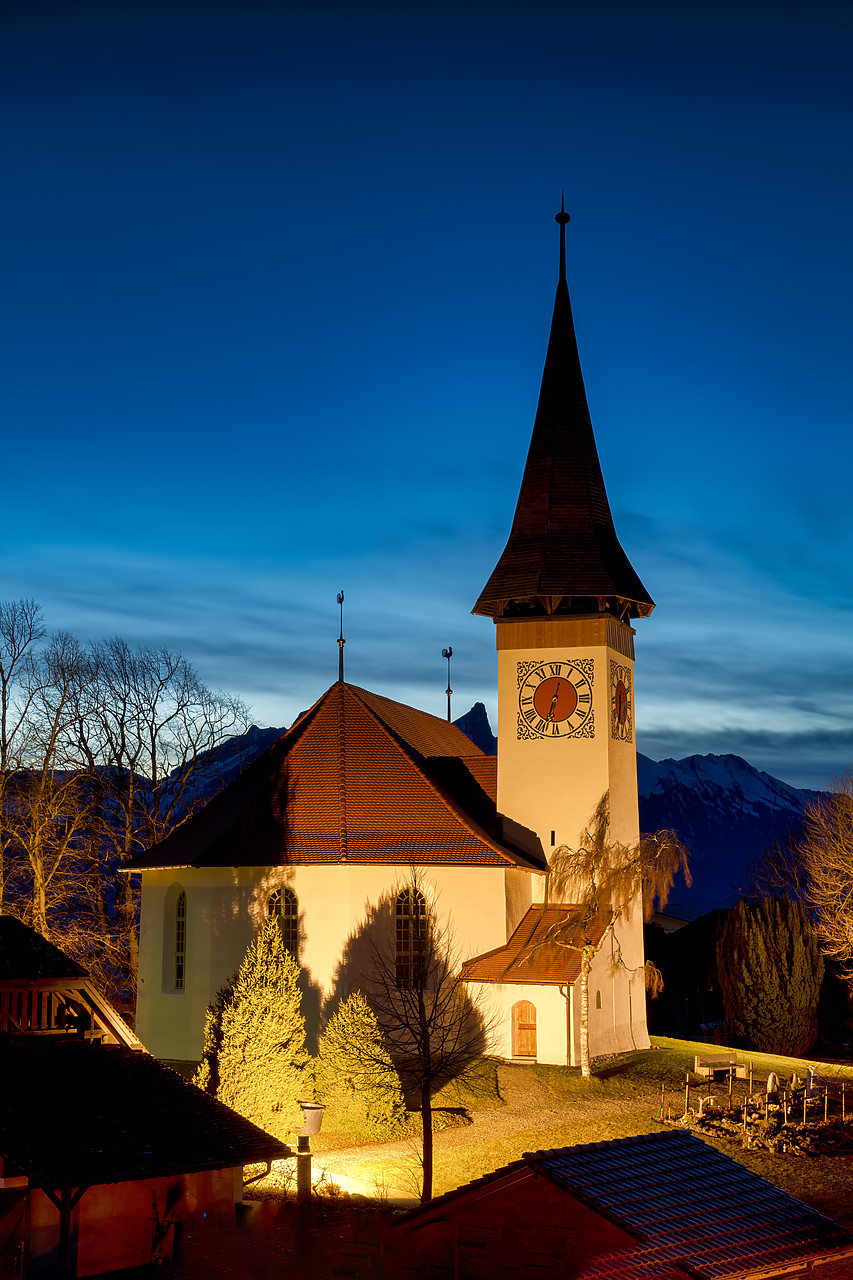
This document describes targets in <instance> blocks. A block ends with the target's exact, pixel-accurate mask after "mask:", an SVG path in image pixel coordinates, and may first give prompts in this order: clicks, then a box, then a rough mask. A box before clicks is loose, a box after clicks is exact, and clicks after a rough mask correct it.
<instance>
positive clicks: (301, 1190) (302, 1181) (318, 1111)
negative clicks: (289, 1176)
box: [296, 1102, 326, 1204]
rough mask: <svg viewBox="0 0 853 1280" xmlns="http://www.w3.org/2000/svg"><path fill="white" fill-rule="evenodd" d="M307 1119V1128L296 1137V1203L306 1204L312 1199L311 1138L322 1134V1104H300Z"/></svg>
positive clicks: (323, 1108)
mask: <svg viewBox="0 0 853 1280" xmlns="http://www.w3.org/2000/svg"><path fill="white" fill-rule="evenodd" d="M299 1105H300V1107H301V1108H302V1114H303V1116H304V1117H305V1128H304V1129H303V1130H302V1132H301V1133H298V1134H297V1135H296V1203H297V1204H305V1203H306V1202H307V1201H308V1200H310V1199H311V1138H312V1137H313V1136H314V1135H315V1134H317V1133H319V1132H320V1125H321V1124H322V1123H323V1112H324V1111H325V1110H326V1108H325V1107H324V1106H323V1105H322V1103H320V1102H300V1104H299Z"/></svg>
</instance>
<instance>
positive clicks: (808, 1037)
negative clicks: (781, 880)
mask: <svg viewBox="0 0 853 1280" xmlns="http://www.w3.org/2000/svg"><path fill="white" fill-rule="evenodd" d="M823 968H824V966H823V957H822V955H821V953H820V947H819V945H818V941H817V938H816V937H815V935H814V933H813V932H812V931H811V929H810V927H809V922H808V917H807V916H806V913H805V911H804V910H803V908H802V906H801V905H800V904H799V903H798V902H792V901H791V900H790V899H787V898H765V899H763V900H761V901H759V902H754V903H750V902H745V901H740V902H737V903H735V905H734V906H733V907H732V909H731V911H729V913H728V916H727V917H726V921H725V924H724V925H723V928H722V931H721V933H720V937H719V939H718V941H717V970H718V974H719V979H720V987H721V989H722V993H723V1001H724V1004H725V1009H726V1018H727V1020H728V1023H729V1026H730V1028H731V1030H732V1032H733V1033H734V1035H735V1037H736V1038H737V1039H739V1040H741V1041H743V1042H744V1043H745V1044H746V1045H747V1046H748V1047H749V1048H751V1049H755V1050H757V1051H758V1052H761V1053H782V1054H790V1055H791V1056H793V1057H798V1056H801V1055H802V1054H805V1053H808V1051H809V1049H810V1048H811V1047H812V1045H813V1044H814V1042H815V1040H816V1039H817V1003H818V997H819V995H820V988H821V983H822V982H823Z"/></svg>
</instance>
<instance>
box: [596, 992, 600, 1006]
mask: <svg viewBox="0 0 853 1280" xmlns="http://www.w3.org/2000/svg"><path fill="white" fill-rule="evenodd" d="M595 1007H596V1009H600V1008H601V992H600V991H596V993H595Z"/></svg>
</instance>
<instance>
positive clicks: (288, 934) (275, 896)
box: [267, 888, 299, 960]
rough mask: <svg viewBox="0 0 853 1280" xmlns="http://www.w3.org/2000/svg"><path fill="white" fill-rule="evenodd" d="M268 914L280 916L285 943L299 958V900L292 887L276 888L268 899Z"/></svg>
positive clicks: (295, 957) (293, 954) (292, 953)
mask: <svg viewBox="0 0 853 1280" xmlns="http://www.w3.org/2000/svg"><path fill="white" fill-rule="evenodd" d="M267 915H268V916H278V918H279V920H280V922H281V934H282V937H283V938H284V945H285V947H286V948H287V950H288V951H289V952H290V954H291V955H292V956H293V958H294V960H298V959H299V902H298V901H297V898H296V894H295V893H294V892H293V890H292V889H287V888H285V889H276V890H275V891H274V892H273V893H271V894H270V896H269V898H268V899H267Z"/></svg>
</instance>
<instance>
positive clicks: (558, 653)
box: [473, 209, 654, 1052]
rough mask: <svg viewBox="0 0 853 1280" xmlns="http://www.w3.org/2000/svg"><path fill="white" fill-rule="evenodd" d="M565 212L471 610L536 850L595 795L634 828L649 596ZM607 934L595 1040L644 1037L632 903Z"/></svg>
mask: <svg viewBox="0 0 853 1280" xmlns="http://www.w3.org/2000/svg"><path fill="white" fill-rule="evenodd" d="M568 221H569V216H568V214H567V213H566V212H565V210H564V209H561V211H560V213H558V214H557V222H558V223H559V225H560V268H559V280H558V283H557V295H556V300H555V302H554V314H553V319H552V321H551V335H550V339H549V342H548V351H547V355H546V357H545V370H544V373H543V376H542V386H541V390H540V393H539V404H538V408H537V411H536V418H535V421H534V425H533V434H532V438H531V441H530V449H529V452H528V455H527V463H526V466H525V469H524V476H523V479H522V482H521V490H520V493H519V496H518V503H517V506H516V510H515V518H514V520H513V523H512V528H511V530H510V534H509V539H508V541H507V544H506V547H505V548H504V551H503V553H502V555H501V557H500V559H499V560H498V563H497V565H496V567H495V569H494V572H493V573H492V575H491V577H490V578H489V581H488V583H487V584H486V586H485V588H484V589H483V591H482V593H481V595H480V598H479V600H478V601H477V603H476V605H475V606H474V609H473V612H474V613H477V614H483V615H484V616H486V617H490V618H492V619H493V620H494V622H495V628H496V633H497V634H496V641H497V649H498V784H497V785H498V791H497V801H498V809H499V810H500V811H501V812H502V813H505V814H507V815H508V816H510V817H512V818H513V819H514V820H515V821H517V822H519V823H521V824H522V825H523V826H525V827H529V828H531V829H532V830H533V831H535V832H537V833H538V835H539V837H540V839H541V841H542V847H543V849H544V850H545V852H546V854H549V855H550V853H552V852H553V850H554V849H555V848H557V847H559V846H560V845H569V846H570V847H572V848H574V847H577V844H578V840H579V837H580V836H581V834H582V832H583V831H584V829H585V828H586V827H588V826H589V824H590V822H591V819H592V817H593V815H594V813H595V811H596V808H597V806H598V804H599V801H600V800H601V799H602V797H603V795H604V794H605V793H608V794H609V798H610V838H611V840H612V841H613V842H619V843H624V844H627V845H633V844H635V843H636V841H637V839H638V835H639V819H638V810H637V756H636V741H635V732H634V677H633V668H634V629H633V627H632V626H631V622H632V620H633V619H635V618H642V617H646V616H648V615H649V614H650V613H651V611H652V609H653V608H654V602H653V601H652V599H651V598H650V596H649V594H648V592H647V591H646V589H645V587H644V586H643V584H642V583H641V582H640V579H639V578H638V576H637V574H636V573H635V571H634V569H633V567H632V565H631V563H630V561H629V560H628V557H627V556H626V555H625V552H624V551H623V550H622V547H621V546H620V544H619V540H618V538H617V537H616V530H615V528H614V525H613V517H612V515H611V512H610V506H609V503H608V501H607V494H606V492H605V488H604V480H603V477H602V474H601V465H600V463H599V459H598V452H597V450H596V446H595V438H594V436H593V430H592V423H591V420H590V415H589V409H588V406H587V400H586V393H585V391H584V385H583V377H582V374H581V366H580V360H579V357H578V351H577V342H576V339H575V331H574V325H573V322H572V310H571V303H570V301H569V290H568V285H567V283H566V241H565V234H566V223H567V222H568ZM543 889H544V885H543ZM612 945H613V947H614V948H615V949H616V951H618V953H619V954H620V956H621V960H622V962H623V963H622V965H621V966H620V967H621V968H622V970H623V977H622V978H621V979H619V978H618V977H616V976H614V980H613V982H614V985H613V988H612V1015H611V1017H610V1018H608V1019H607V1020H608V1022H610V1025H611V1029H612V1030H611V1035H610V1036H609V1037H608V1039H609V1040H610V1042H611V1043H609V1044H608V1045H606V1046H602V1048H601V1052H617V1051H621V1050H624V1049H629V1048H633V1047H636V1048H642V1047H647V1046H648V1039H647V1038H646V1032H645V1017H644V1016H641V1013H640V1010H642V1009H644V1000H643V999H642V993H643V986H642V973H641V972H640V966H641V965H642V963H643V944H642V911H641V908H640V904H639V903H637V904H636V906H634V907H632V909H631V910H630V911H629V912H628V913H627V914H626V916H625V917H624V918H623V919H621V920H620V921H619V922H618V925H617V929H616V934H615V937H614V938H613V939H612ZM612 968H613V970H614V975H615V968H616V966H612ZM630 975H633V976H630ZM632 1005H633V1013H632Z"/></svg>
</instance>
